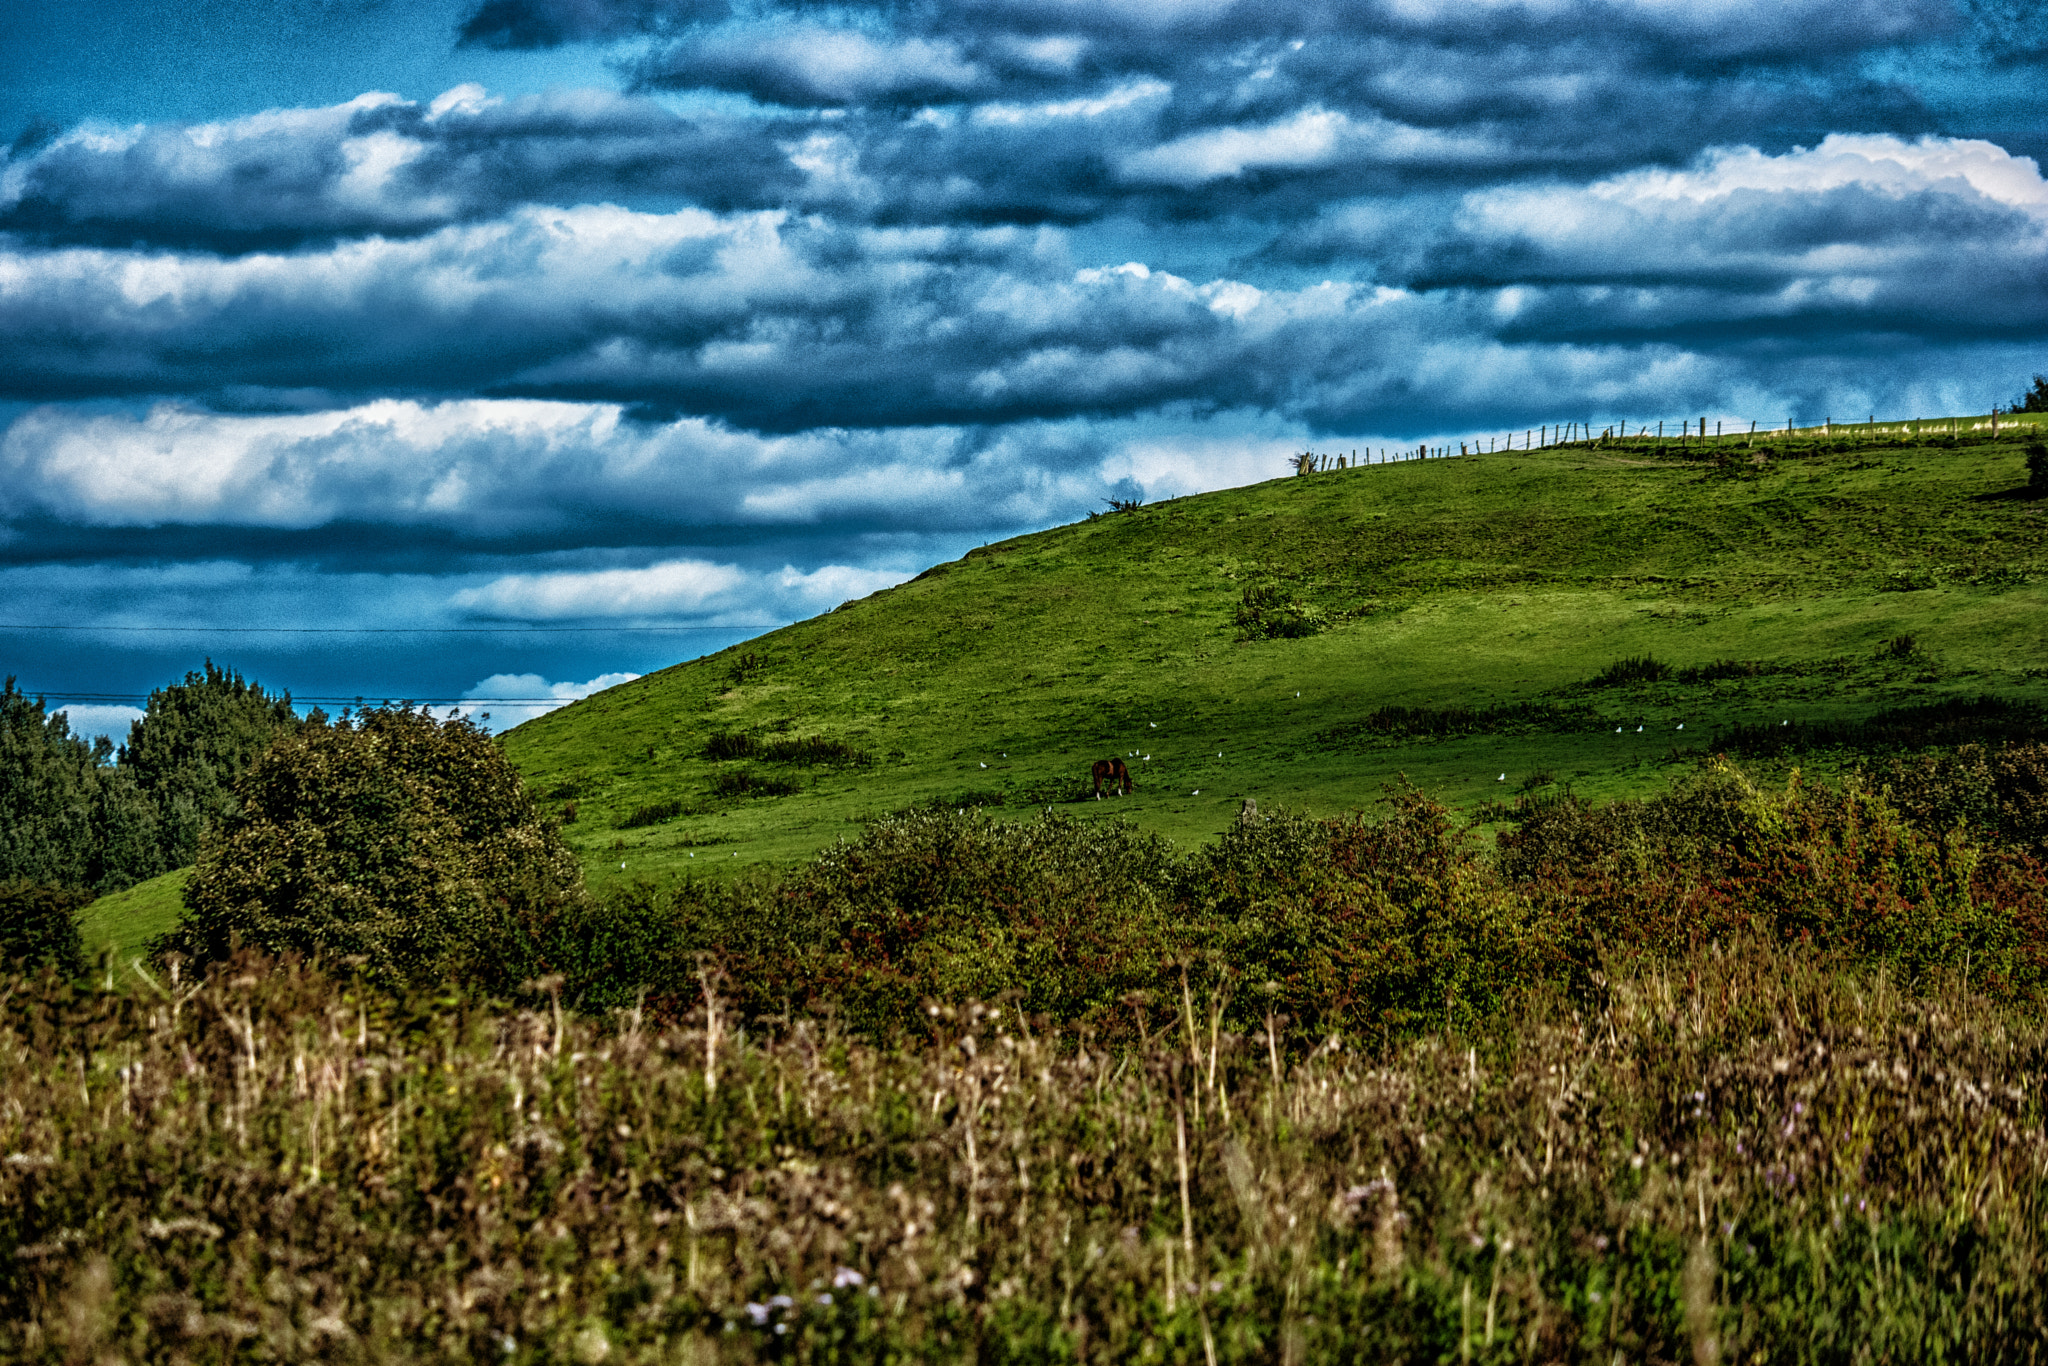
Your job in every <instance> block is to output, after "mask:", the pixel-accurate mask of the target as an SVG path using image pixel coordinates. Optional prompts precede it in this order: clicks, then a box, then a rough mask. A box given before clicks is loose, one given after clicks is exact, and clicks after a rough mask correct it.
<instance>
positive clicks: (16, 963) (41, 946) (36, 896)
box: [0, 880, 93, 977]
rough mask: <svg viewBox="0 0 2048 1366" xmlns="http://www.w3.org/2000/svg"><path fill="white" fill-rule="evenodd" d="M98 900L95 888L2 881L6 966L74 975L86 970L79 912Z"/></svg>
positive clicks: (0, 928)
mask: <svg viewBox="0 0 2048 1366" xmlns="http://www.w3.org/2000/svg"><path fill="white" fill-rule="evenodd" d="M92 900H93V892H92V889H91V888H89V887H67V886H64V885H63V884H61V883H51V882H29V881H25V880H16V881H13V882H6V883H0V970H5V971H9V972H33V971H35V970H37V969H38V968H42V967H46V966H47V967H53V968H55V969H56V970H57V971H58V972H60V973H63V974H65V975H66V976H70V977H76V976H77V975H79V974H80V973H82V972H84V971H85V967H86V963H85V947H84V944H83V943H82V942H81V941H80V939H79V935H78V912H79V911H80V910H81V909H82V908H84V907H85V906H87V905H89V904H90V903H91V902H92Z"/></svg>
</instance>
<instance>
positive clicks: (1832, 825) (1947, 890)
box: [1498, 764, 2048, 997]
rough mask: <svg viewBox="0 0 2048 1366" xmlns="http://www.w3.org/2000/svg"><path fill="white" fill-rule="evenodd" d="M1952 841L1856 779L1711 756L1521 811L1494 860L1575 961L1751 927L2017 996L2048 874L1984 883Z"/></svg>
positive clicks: (1655, 950) (2044, 951)
mask: <svg viewBox="0 0 2048 1366" xmlns="http://www.w3.org/2000/svg"><path fill="white" fill-rule="evenodd" d="M1958 786H1959V788H1961V789H1963V790H1966V791H1967V790H1968V784H1967V783H1963V784H1958ZM1978 833H1979V834H1980V835H1981V834H1982V833H1985V832H1982V831H1979V832H1978ZM1956 835H1957V837H1953V838H1941V837H1937V836H1936V835H1933V834H1930V833H1929V832H1928V831H1926V830H1924V829H1922V828H1919V827H1918V826H1916V825H1915V823H1914V822H1913V821H1911V820H1909V819H1907V818H1906V817H1905V816H1904V815H1902V814H1901V812H1900V810H1899V809H1898V808H1897V807H1895V806H1894V805H1893V804H1892V803H1891V802H1890V801H1889V800H1887V797H1886V795H1885V794H1883V793H1881V792H1874V791H1872V790H1871V789H1870V788H1869V787H1867V786H1865V785H1864V784H1863V783H1861V782H1858V781H1855V780H1853V779H1852V780H1851V781H1849V782H1847V783H1845V784H1844V785H1843V786H1842V787H1841V788H1839V789H1837V788H1829V787H1816V786H1808V785H1805V784H1803V783H1801V782H1800V781H1799V780H1798V778H1797V777H1796V775H1795V777H1794V779H1793V781H1792V783H1791V784H1790V785H1789V786H1788V787H1787V788H1785V789H1784V790H1783V791H1782V792H1775V793H1772V792H1766V791H1763V790H1761V789H1759V788H1758V787H1756V786H1755V785H1754V784H1752V783H1751V782H1750V781H1749V780H1748V779H1747V778H1745V777H1743V776H1742V775H1741V774H1740V773H1738V772H1736V771H1735V770H1734V769H1732V768H1730V767H1728V766H1726V765H1725V764H1716V765H1714V766H1712V767H1710V768H1708V769H1706V770H1704V771H1703V772H1701V773H1700V774H1698V775H1696V776H1694V777H1693V778H1691V779H1689V780H1688V781H1686V782H1685V783H1683V784H1681V785H1679V786H1678V787H1677V788H1676V789H1674V790H1673V791H1671V792H1669V793H1666V794H1665V795H1663V796H1660V797H1657V798H1653V799H1651V800H1649V801H1645V802H1616V803H1613V804H1612V805H1609V806H1605V807H1594V806H1591V805H1589V804H1587V803H1585V802H1583V801H1579V800H1571V801H1562V802H1554V803H1548V804H1544V805H1541V806H1537V805H1533V804H1532V805H1530V806H1529V807H1527V808H1526V809H1524V810H1523V811H1522V813H1521V818H1520V820H1519V822H1518V824H1517V826H1516V828H1515V829H1512V830H1509V831H1505V832H1503V833H1502V834H1501V836H1500V837H1499V841H1498V844H1499V853H1498V859H1499V864H1500V869H1501V871H1502V873H1503V874H1504V875H1505V876H1506V877H1508V878H1510V879H1512V880H1513V881H1514V882H1515V883H1516V884H1518V885H1519V886H1520V887H1521V889H1522V890H1523V892H1524V894H1526V895H1527V896H1528V897H1530V898H1531V900H1532V901H1533V902H1535V903H1536V904H1538V905H1540V906H1543V907H1545V908H1546V909H1547V912H1548V913H1549V914H1550V915H1551V916H1553V917H1555V918H1556V919H1557V921H1558V922H1559V923H1560V924H1561V925H1563V926H1565V927H1566V928H1565V930H1564V932H1565V933H1566V934H1567V935H1568V937H1569V939H1570V940H1571V942H1573V943H1575V944H1578V945H1582V946H1585V947H1584V948H1583V949H1581V950H1578V951H1576V956H1577V957H1579V958H1581V959H1582V960H1584V959H1587V958H1588V955H1589V954H1592V953H1594V952H1596V951H1597V952H1598V953H1600V954H1608V955H1612V954H1617V953H1618V954H1621V955H1623V956H1629V955H1650V956H1668V955H1670V954H1673V953H1679V952H1684V951H1687V950H1688V949H1690V948H1694V947H1698V946H1702V945H1705V944H1707V943H1709V942H1713V941H1721V942H1730V941H1739V940H1743V939H1747V938H1751V937H1756V936H1761V937H1763V938H1764V939H1766V940H1769V941H1772V942H1779V943H1783V942H1791V943H1798V944H1804V945H1807V946H1809V947H1811V948H1812V949H1815V950H1817V951H1819V952H1820V953H1822V954H1824V955H1826V956H1828V957H1830V958H1832V959H1834V960H1836V961H1839V962H1841V963H1844V964H1847V965H1853V966H1859V967H1860V966H1868V965H1872V964H1877V963H1883V964H1886V965H1889V966H1890V967H1892V968H1893V969H1895V970H1897V971H1898V972H1899V973H1900V975H1901V977H1902V978H1904V979H1905V980H1906V981H1907V982H1909V983H1913V984H1919V983H1924V982H1926V981H1929V980H1931V979H1932V978H1933V977H1935V976H1937V975H1938V974H1940V973H1943V972H1957V971H1963V970H1965V969H1966V968H1967V969H1968V970H1969V971H1970V972H1971V974H1972V980H1974V981H1978V982H1981V983H1982V984H1984V985H1985V986H1986V987H1987V988H1989V989H1992V990H1995V991H1997V992H1999V993H2001V994H2004V995H2007V996H2009V997H2012V996H2020V995H2024V994H2027V993H2030V992H2032V991H2034V990H2035V989H2037V988H2038V987H2039V985H2040V984H2041V982H2042V980H2043V977H2042V969H2043V967H2044V966H2048V939H2044V938H2043V937H2042V930H2043V929H2048V925H2039V924H2037V923H2036V922H2037V921H2039V919H2040V917H2041V913H2042V912H2043V911H2048V874H2044V872H2043V870H2042V869H2041V867H2040V865H2039V864H2029V863H2024V862H2023V863H2018V864H2015V863H2011V862H2010V861H2006V862H2004V863H2001V864H2000V865H1999V867H2000V870H2001V871H1999V873H1998V879H1999V880H1998V884H1997V887H1996V888H1995V889H1994V888H1993V887H1992V885H1991V884H1990V883H1988V882H1986V881H1985V880H1984V879H1983V878H1982V877H1980V876H1979V875H1980V873H1982V872H1984V871H1985V867H1986V865H1984V864H1983V861H1982V860H1983V850H1982V848H1981V846H1980V845H1979V844H1978V843H1977V842H1976V841H1975V840H1973V839H1971V838H1968V837H1962V836H1961V835H1960V832H1956ZM2030 869H2031V870H2030Z"/></svg>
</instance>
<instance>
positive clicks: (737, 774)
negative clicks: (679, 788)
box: [711, 768, 803, 797]
mask: <svg viewBox="0 0 2048 1366" xmlns="http://www.w3.org/2000/svg"><path fill="white" fill-rule="evenodd" d="M711 791H712V793H713V794H714V795H716V796H720V797H787V796H789V795H791V794H792V793H796V792H801V791H803V785H802V784H800V783H798V782H796V781H795V780H794V779H791V778H778V777H775V776H773V775H771V774H762V773H756V772H754V771H753V770H751V769H745V768H729V769H724V770H721V771H720V772H718V773H716V774H714V775H712V778H711Z"/></svg>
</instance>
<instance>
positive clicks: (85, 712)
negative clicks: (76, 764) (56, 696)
mask: <svg viewBox="0 0 2048 1366" xmlns="http://www.w3.org/2000/svg"><path fill="white" fill-rule="evenodd" d="M48 710H49V711H51V712H53V713H55V712H62V713H63V714H64V716H65V718H66V720H67V721H68V722H69V723H70V726H71V733H72V734H73V735H82V736H84V737H85V738H86V739H88V740H90V739H94V738H96V737H98V736H102V735H104V736H105V737H106V738H107V739H109V740H111V741H113V742H114V743H115V744H116V745H123V744H126V743H127V742H128V727H129V726H131V725H133V724H134V723H135V722H137V721H140V720H141V719H142V708H140V707H122V706H114V705H110V704H107V703H102V702H62V701H53V702H51V703H50V704H49V706H48Z"/></svg>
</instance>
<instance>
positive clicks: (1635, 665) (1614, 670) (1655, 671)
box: [1588, 655, 1671, 688]
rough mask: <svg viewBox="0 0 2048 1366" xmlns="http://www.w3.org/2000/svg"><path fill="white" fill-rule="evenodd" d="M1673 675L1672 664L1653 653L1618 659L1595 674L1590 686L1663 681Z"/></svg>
mask: <svg viewBox="0 0 2048 1366" xmlns="http://www.w3.org/2000/svg"><path fill="white" fill-rule="evenodd" d="M1669 677H1671V666H1670V665H1669V664H1666V663H1665V662H1664V661H1663V660H1661V659H1658V658H1656V657H1655V656H1653V655H1635V656H1632V657H1630V658H1628V659H1617V660H1615V661H1614V662H1613V663H1612V664H1609V665H1608V666H1607V667H1606V668H1604V669H1602V670H1601V671H1600V672H1599V673H1597V674H1594V675H1593V677H1592V679H1591V680H1590V682H1589V685H1588V686H1591V687H1595V688H1617V687H1621V686H1623V685H1624V684H1629V683H1661V682H1663V681H1664V680H1665V679H1667V678H1669Z"/></svg>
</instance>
